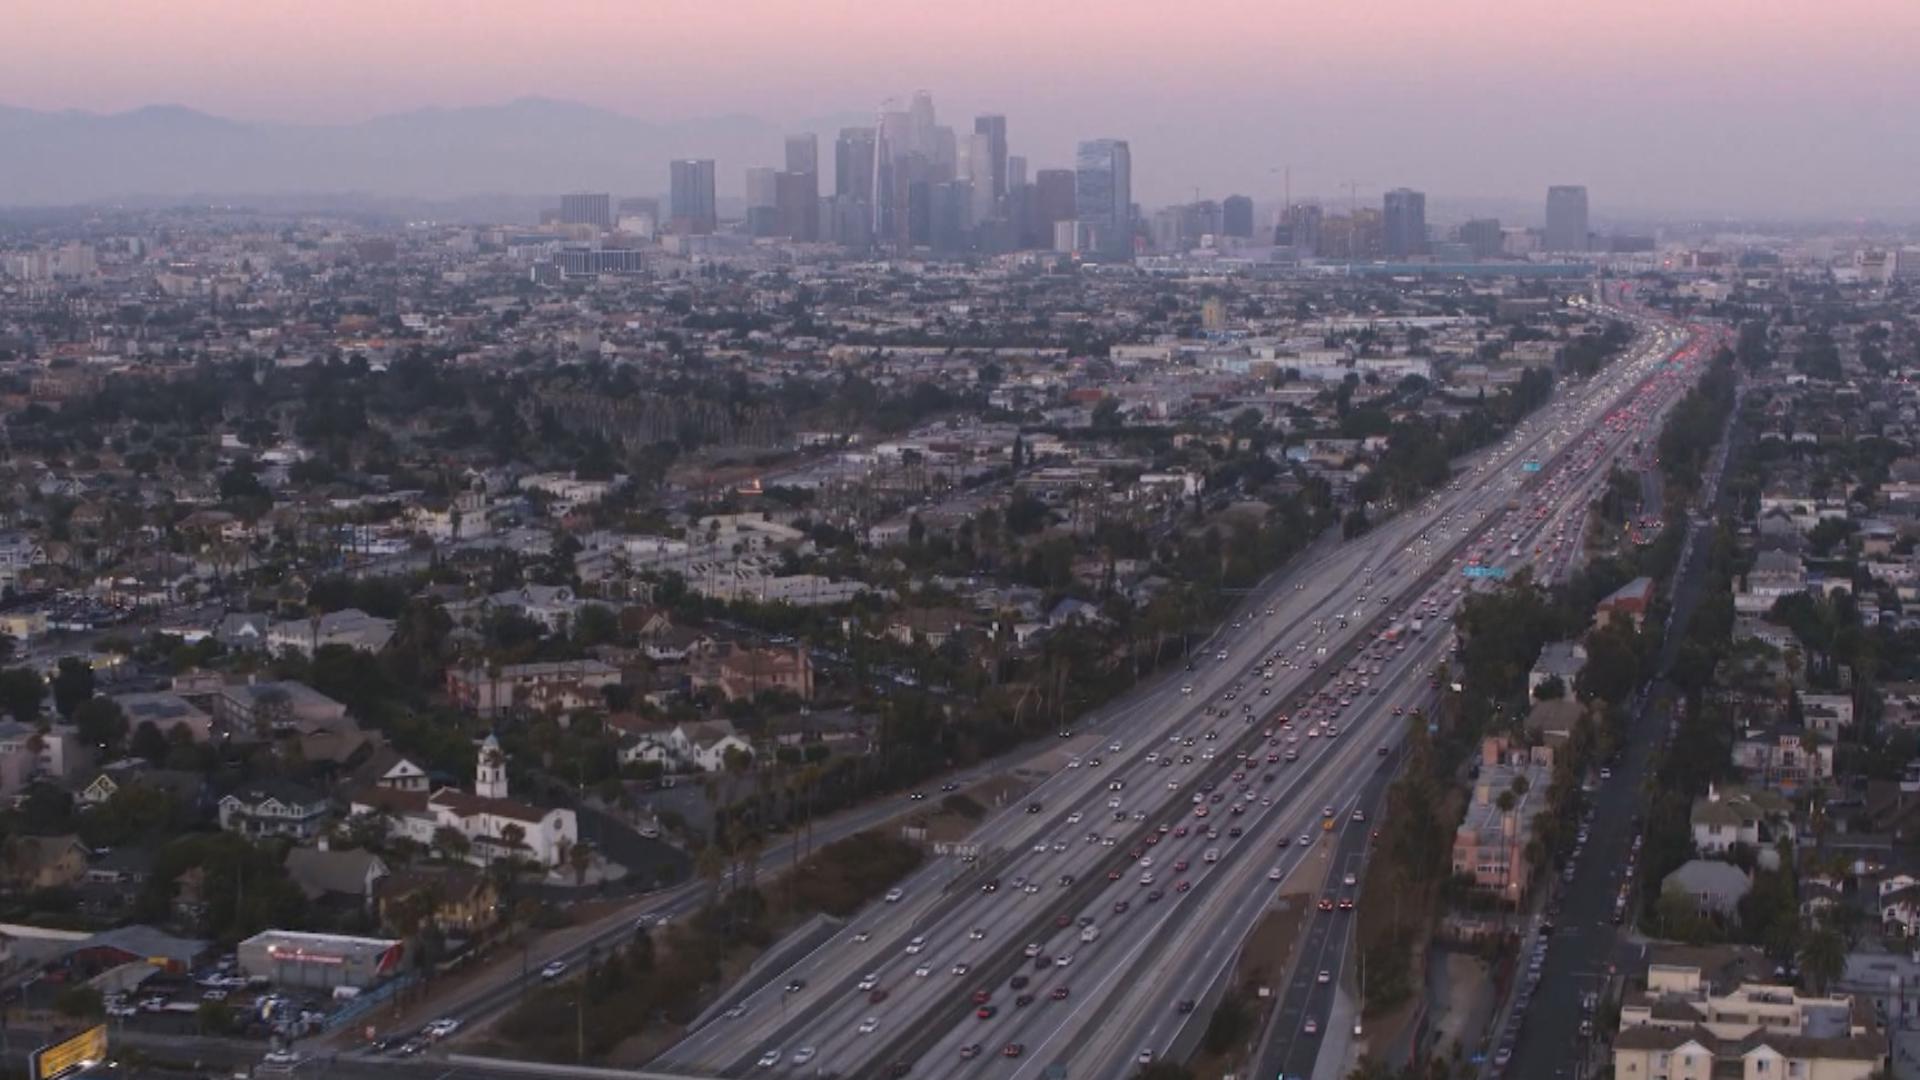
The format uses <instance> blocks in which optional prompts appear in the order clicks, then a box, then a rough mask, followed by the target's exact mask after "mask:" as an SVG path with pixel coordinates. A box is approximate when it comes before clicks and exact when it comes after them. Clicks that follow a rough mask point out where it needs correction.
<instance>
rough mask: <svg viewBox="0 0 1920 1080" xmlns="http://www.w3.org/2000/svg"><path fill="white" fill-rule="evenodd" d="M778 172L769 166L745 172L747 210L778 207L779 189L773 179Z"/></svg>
mask: <svg viewBox="0 0 1920 1080" xmlns="http://www.w3.org/2000/svg"><path fill="white" fill-rule="evenodd" d="M779 175H780V170H778V169H775V168H773V167H771V166H756V167H754V168H751V169H748V170H747V209H749V210H751V209H753V208H754V207H756V206H778V205H779V202H780V189H779V188H778V187H777V186H776V181H775V179H774V178H775V177H776V176H779Z"/></svg>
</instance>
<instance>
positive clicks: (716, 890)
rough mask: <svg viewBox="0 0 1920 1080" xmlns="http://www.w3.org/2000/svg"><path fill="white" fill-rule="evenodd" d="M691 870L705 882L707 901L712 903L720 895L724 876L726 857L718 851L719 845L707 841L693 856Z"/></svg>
mask: <svg viewBox="0 0 1920 1080" xmlns="http://www.w3.org/2000/svg"><path fill="white" fill-rule="evenodd" d="M693 872H694V873H696V874H698V875H700V880H702V881H704V882H706V883H707V902H708V903H712V902H713V901H715V900H717V899H719V897H720V882H721V880H722V879H723V878H725V877H726V873H727V859H726V856H725V855H724V854H722V853H721V851H720V845H719V844H717V843H713V842H711V841H709V842H708V843H707V844H706V846H704V847H702V848H701V849H700V854H698V855H696V856H694V859H693Z"/></svg>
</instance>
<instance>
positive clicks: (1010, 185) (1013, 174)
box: [1006, 154, 1027, 191]
mask: <svg viewBox="0 0 1920 1080" xmlns="http://www.w3.org/2000/svg"><path fill="white" fill-rule="evenodd" d="M1026 183H1027V159H1026V158H1024V157H1022V156H1020V155H1019V154H1009V155H1007V188H1006V189H1007V190H1008V191H1012V190H1013V189H1014V188H1017V187H1024V186H1025V185H1026Z"/></svg>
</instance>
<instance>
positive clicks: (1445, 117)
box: [0, 0, 1920, 218]
mask: <svg viewBox="0 0 1920 1080" xmlns="http://www.w3.org/2000/svg"><path fill="white" fill-rule="evenodd" d="M1095 6H1097V7H1098V9H1099V11H1100V12H1101V13H1102V17H1101V18H1098V19H1094V18H1089V17H1088V15H1089V13H1090V12H1091V11H1092V10H1093V8H1094V7H1095ZM393 7H394V6H393V5H384V6H382V7H380V8H378V9H376V8H375V7H374V6H373V5H371V4H370V3H366V2H364V0H340V2H337V3H332V4H329V5H327V6H326V8H325V9H324V10H314V11H309V10H301V11H290V10H283V9H274V8H260V7H256V6H255V5H247V4H237V3H232V2H228V0H192V2H188V3H185V4H182V5H170V6H168V7H167V8H165V9H164V10H162V9H158V8H153V9H144V10H143V9H134V10H132V11H127V10H125V9H123V7H122V6H121V5H115V4H107V3H102V2H98V0H79V2H76V3H72V4H68V5H63V6H61V7H59V8H41V7H36V8H32V9H30V10H28V11H25V12H22V13H19V14H17V15H14V16H12V19H13V21H14V24H15V25H16V26H18V27H19V28H20V29H21V30H22V31H23V32H20V33H15V34H11V35H8V37H7V39H6V40H5V41H0V105H7V106H13V107H17V108H26V109H34V110H52V111H59V110H66V109H78V110H84V111H89V112H97V113H113V112H120V111H126V110H130V109H138V108H141V107H143V106H152V105H164V104H179V105H183V106H185V107H187V108H190V109H194V110H197V111H201V112H206V113H209V114H211V115H214V116H219V117H223V118H231V119H234V120H237V121H240V122H243V123H247V124H273V125H303V124H314V125H323V126H327V127H338V126H345V125H359V124H364V123H365V122H367V121H369V120H370V119H373V118H376V117H383V116H391V115H394V114H407V113H413V112H417V111H419V110H426V109H460V108H472V107H476V106H487V105H496V104H499V103H502V102H508V101H513V100H516V99H519V98H522V97H529V96H532V97H541V98H549V99H555V100H562V101H575V102H580V103H582V104H586V105H589V106H592V107H594V108H600V109H606V110H609V111H612V112H615V113H618V114H621V115H623V116H627V117H632V118H635V119H637V120H640V121H644V122H648V123H652V124H656V125H667V126H697V125H698V124H699V123H702V122H705V121H708V120H724V119H729V118H733V119H737V118H739V117H742V116H747V117H752V118H755V119H757V120H758V121H760V122H762V123H764V124H765V125H766V126H768V127H771V128H775V129H779V130H783V131H789V132H799V131H804V130H815V131H817V132H818V133H819V134H820V135H821V136H822V137H823V138H830V137H831V136H832V134H833V132H834V130H835V128H834V127H833V126H829V125H838V124H842V123H845V122H847V118H848V117H858V116H870V115H872V114H873V113H874V112H875V111H877V110H878V108H879V107H880V105H881V103H882V102H883V101H884V100H886V99H888V98H893V99H896V100H901V101H904V100H905V99H906V98H908V97H909V96H910V95H911V94H912V93H913V91H915V90H916V89H921V88H925V89H929V90H931V91H932V92H933V93H934V95H935V96H936V99H937V100H939V101H940V103H941V112H942V115H943V118H945V119H946V121H947V122H949V123H952V124H954V125H955V126H956V127H967V128H970V127H971V118H972V117H974V116H976V115H981V114H998V115H1004V116H1006V117H1007V125H1008V133H1007V144H1008V146H1009V148H1010V152H1012V153H1014V154H1018V155H1020V156H1023V157H1025V158H1026V159H1027V160H1028V161H1029V162H1031V163H1032V166H1033V167H1034V168H1042V167H1059V166H1064V165H1066V164H1069V163H1070V162H1071V160H1072V157H1073V153H1074V150H1075V147H1076V146H1077V144H1078V143H1079V142H1080V141H1081V140H1084V139H1091V138H1119V139H1125V140H1127V141H1128V142H1129V143H1130V144H1131V145H1132V147H1133V153H1134V159H1135V162H1136V177H1137V179H1136V191H1137V194H1138V198H1139V201H1140V202H1141V203H1142V204H1143V205H1153V204H1164V203H1169V202H1176V201H1183V200H1186V199H1190V198H1191V197H1192V194H1193V190H1194V189H1195V188H1196V187H1197V188H1199V189H1201V192H1202V194H1203V195H1206V196H1209V197H1219V196H1221V195H1224V194H1226V193H1228V192H1233V191H1244V192H1248V193H1251V194H1255V195H1256V196H1257V197H1263V198H1274V197H1277V196H1278V194H1279V190H1280V187H1281V170H1285V169H1287V168H1289V167H1290V168H1291V170H1292V176H1293V186H1294V190H1295V192H1296V193H1302V192H1305V193H1318V194H1320V195H1322V196H1323V197H1324V196H1331V195H1333V194H1335V193H1337V192H1338V191H1340V190H1341V188H1342V186H1343V185H1344V184H1345V183H1346V182H1348V181H1350V180H1352V181H1358V182H1360V184H1361V185H1362V190H1363V192H1369V193H1370V197H1371V198H1372V199H1374V200H1377V199H1378V197H1379V196H1380V194H1381V193H1383V192H1385V191H1386V190H1389V189H1391V188H1395V187H1400V186H1406V187H1411V188H1415V189H1417V190H1421V191H1425V192H1428V193H1430V194H1431V195H1433V196H1434V197H1435V198H1437V199H1440V200H1445V199H1446V198H1448V197H1463V196H1488V197H1524V198H1526V199H1528V200H1533V199H1537V198H1538V195H1539V193H1540V192H1543V191H1544V190H1545V188H1546V187H1547V186H1549V185H1552V184H1564V183H1581V184H1586V185H1587V186H1588V187H1589V188H1590V189H1592V190H1593V191H1594V192H1595V199H1596V209H1597V210H1600V209H1608V210H1615V211H1620V212H1662V213H1678V214H1684V213H1707V212H1711V213H1724V214H1733V215H1758V216H1779V217H1789V218H1806V217H1820V218H1835V217H1838V218H1849V217H1853V216H1859V215H1875V214H1881V213H1885V212H1888V211H1914V210H1916V209H1917V208H1920V197H1916V196H1914V195H1913V194H1911V185H1910V183H1909V178H1910V177H1911V176H1913V175H1915V174H1916V173H1920V139H1915V138H1914V135H1915V134H1916V122H1915V121H1914V120H1913V119H1912V117H1911V116H1910V115H1909V110H1908V109H1907V108H1906V103H1907V102H1910V101H1912V100H1916V99H1920V71H1915V70H1913V69H1912V68H1911V66H1910V65H1909V64H1908V63H1907V62H1906V60H1905V57H1904V56H1902V55H1901V52H1902V48H1901V46H1902V44H1903V43H1904V42H1906V41H1911V40H1914V38H1915V37H1916V36H1920V8H1915V7H1914V6H1913V5H1904V4H1898V3H1895V2H1890V0H1863V2H1855V3H1843V4H1840V5H1832V6H1829V8H1823V9H1820V10H1818V11H1815V10H1813V9H1810V8H1807V7H1806V6H1805V5H1801V4H1795V3H1788V2H1782V0H1759V2H1756V3H1741V2H1739V0H1703V2H1701V3H1697V4H1694V5H1690V6H1688V7H1687V8H1686V9H1684V10H1669V9H1667V8H1665V7H1663V6H1661V5H1659V4H1657V3H1655V2H1653V0H1620V2H1618V3H1612V4H1609V5H1605V6H1604V8H1601V9H1595V10H1584V9H1583V10H1578V11H1574V10H1564V9H1561V8H1560V7H1558V6H1551V7H1550V6H1547V5H1537V4H1531V3H1523V2H1519V0H1470V2H1467V3H1464V4H1456V5H1450V6H1449V7H1448V8H1447V10H1446V11H1444V12H1440V11H1434V10H1427V9H1425V8H1422V7H1420V6H1418V5H1413V4H1410V3H1404V2H1399V0H1382V2H1380V3H1377V4H1375V5H1372V6H1371V8H1370V9H1369V10H1368V11H1367V12H1366V13H1364V14H1362V15H1359V16H1354V15H1351V14H1350V13H1340V14H1331V13H1319V12H1306V11H1294V12H1279V13H1276V12H1274V11H1273V10H1272V9H1271V6H1270V5H1259V4H1254V3H1248V2H1243V0H1201V2H1200V3H1199V4H1198V5H1188V6H1187V7H1186V8H1185V9H1183V13H1182V20H1181V25H1185V26H1190V27H1200V28H1212V27H1233V26H1241V27H1247V28H1249V29H1251V30H1252V32H1250V33H1235V34H1228V33H1222V34H1208V33H1196V34H1191V35H1183V34H1177V33H1176V34H1168V33H1167V32H1166V31H1167V29H1168V26H1167V25H1166V20H1165V19H1164V12H1163V11H1161V10H1160V9H1158V8H1157V7H1154V6H1152V5H1146V4H1141V3H1129V2H1119V3H1107V4H1099V5H1089V4H1087V3H1079V2H1068V3H1063V4H1056V5H1051V6H1048V7H1047V8H1046V9H1044V10H1027V9H1025V8H1022V7H1018V6H1016V5H1012V4H1009V3H1001V2H995V0H989V2H987V3H985V4H976V5H971V6H970V7H969V8H968V9H967V11H966V12H964V13H962V12H952V11H942V10H928V11H916V12H915V13H914V17H913V19H912V20H911V21H908V20H903V19H901V18H900V17H899V15H898V13H897V12H894V11H893V10H892V9H890V8H887V7H885V6H884V5H879V4H875V3H871V2H867V0H829V2H827V3H825V4H821V5H812V6H809V7H808V8H807V9H806V11H805V12H799V11H796V10H789V9H787V8H785V7H784V6H783V5H780V4H777V3H770V2H766V0H744V2H742V3H736V4H734V5H730V6H729V7H728V9H727V11H726V12H725V13H718V12H710V11H707V10H705V9H703V8H701V7H698V6H695V5H692V4H687V3H681V2H679V0H669V2H665V3H659V4H654V5H651V7H650V8H649V10H648V12H647V14H646V15H645V16H636V15H635V14H634V12H633V11H632V10H631V9H628V8H625V7H623V6H620V5H613V4H606V3H599V2H594V0H571V2H568V0H561V2H559V3H556V4H549V5H544V6H543V7H542V8H540V9H539V10H538V11H537V12H534V13H528V12H526V11H525V10H524V9H520V8H517V7H513V6H511V5H506V4H501V3H496V2H491V0H487V2H481V3H475V4H467V5H453V4H448V3H443V2H440V0H420V2H415V3H408V4H402V5H399V7H398V10H397V11H396V10H391V9H392V8H393ZM376 11H377V12H378V13H379V14H378V17H376V16H375V12H376ZM1656 12H1657V18H1656ZM456 14H457V15H458V17H457V18H456V17H455V16H456ZM1648 26H1658V27H1660V28H1661V30H1662V33H1661V34H1660V35H1658V36H1652V35H1649V34H1648V33H1647V32H1646V28H1647V27H1648ZM588 29H590V30H591V31H592V33H591V34H590V35H588V34H583V33H582V31H583V30H588ZM1902 30H1905V31H1907V32H1906V33H1902V32H1901V31H1902ZM158 40H164V41H166V42H167V45H168V47H167V48H166V49H164V50H159V49H155V48H154V47H153V42H155V41H158ZM296 40H297V41H299V42H300V43H301V44H300V47H299V48H298V49H289V48H287V47H286V45H285V43H286V42H289V41H296ZM1782 72H1790V73H1791V74H1792V77H1791V78H1781V73H1782ZM809 121H813V122H815V124H816V126H815V127H812V128H807V127H804V126H802V125H804V124H806V123H808V122H809ZM723 150H724V151H725V152H723ZM779 150H780V146H779V143H778V142H777V141H775V142H772V143H771V144H770V145H768V146H767V148H766V149H765V151H764V152H763V160H753V159H749V158H747V157H745V156H744V155H743V156H742V158H741V159H740V160H730V159H729V156H728V154H729V153H733V152H737V151H732V150H731V148H713V147H708V146H701V145H687V146H683V147H679V148H677V149H676V150H674V151H673V152H672V153H671V154H670V155H669V156H672V157H690V156H700V157H706V156H713V157H716V158H718V159H719V166H718V170H719V175H720V183H721V190H722V192H723V193H729V194H731V193H737V191H738V185H739V184H740V182H741V175H742V170H744V169H745V168H746V167H748V166H750V165H756V164H764V163H767V162H770V161H776V160H778V155H779ZM1789 151H1790V152H1789ZM667 160H668V157H662V158H661V160H660V161H659V162H658V169H657V175H656V176H654V177H652V178H648V177H645V176H639V177H635V178H634V179H633V180H632V181H631V182H630V185H631V187H632V189H633V190H636V191H639V190H664V186H665V184H664V181H665V172H666V161H667ZM489 179H490V178H489V177H486V176H472V177H456V178H450V181H451V180H459V181H462V183H460V184H457V185H456V184H451V183H450V185H449V187H448V188H447V189H446V193H448V194H453V193H456V192H457V193H476V192H491V191H497V190H518V189H519V187H518V185H507V186H506V187H504V188H503V187H502V186H500V185H498V184H493V183H489ZM5 180H6V173H5V171H3V170H0V198H5V197H6V196H7V191H6V190H5ZM605 183H606V181H605V180H603V179H600V178H596V177H579V178H573V177H556V178H554V180H553V182H552V183H551V184H550V185H549V187H550V188H551V189H552V190H553V191H555V192H558V191H564V190H569V189H571V188H573V187H575V186H580V185H582V184H587V185H594V184H601V185H604V184H605ZM623 186H625V185H623ZM129 190H130V193H131V189H129Z"/></svg>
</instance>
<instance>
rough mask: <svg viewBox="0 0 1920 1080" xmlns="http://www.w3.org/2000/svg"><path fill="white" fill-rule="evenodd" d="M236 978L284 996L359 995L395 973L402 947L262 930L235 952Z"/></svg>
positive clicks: (339, 936)
mask: <svg viewBox="0 0 1920 1080" xmlns="http://www.w3.org/2000/svg"><path fill="white" fill-rule="evenodd" d="M236 952H237V959H238V960H239V963H240V973H241V974H242V975H245V976H248V977H250V978H252V977H259V978H264V979H266V980H267V981H268V982H271V983H272V984H273V985H274V986H275V987H278V988H282V989H287V990H332V989H333V988H334V987H337V986H350V987H353V988H354V989H356V990H364V989H366V988H367V987H370V986H374V985H376V984H378V983H380V982H381V981H383V980H385V979H386V978H387V977H389V976H391V975H394V974H396V973H398V972H399V971H400V968H401V961H402V960H403V959H404V958H405V957H406V945H405V943H404V942H400V941H395V940H393V939H391V938H364V937H349V936H347V935H345V934H304V933H298V932H295V931H292V930H265V931H262V932H260V933H258V934H255V935H254V936H252V937H250V938H248V939H247V940H245V941H243V942H241V943H240V946H239V948H238V949H237V950H236Z"/></svg>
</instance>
